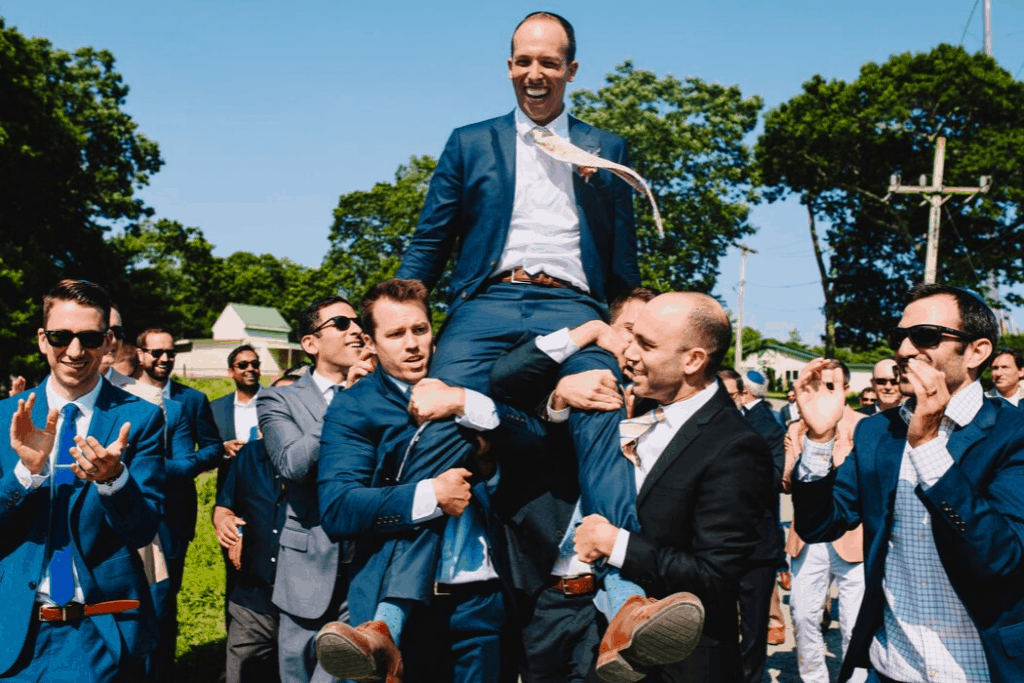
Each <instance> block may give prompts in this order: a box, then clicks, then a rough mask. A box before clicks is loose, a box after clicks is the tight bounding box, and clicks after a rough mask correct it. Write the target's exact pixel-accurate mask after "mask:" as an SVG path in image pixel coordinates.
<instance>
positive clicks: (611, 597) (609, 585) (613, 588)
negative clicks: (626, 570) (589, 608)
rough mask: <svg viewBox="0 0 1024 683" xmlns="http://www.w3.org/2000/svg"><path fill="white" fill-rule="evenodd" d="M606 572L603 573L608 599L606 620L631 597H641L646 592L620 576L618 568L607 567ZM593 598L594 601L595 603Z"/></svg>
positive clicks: (643, 596) (644, 595) (612, 617)
mask: <svg viewBox="0 0 1024 683" xmlns="http://www.w3.org/2000/svg"><path fill="white" fill-rule="evenodd" d="M607 569H608V573H606V574H605V575H604V593H605V594H606V597H607V600H608V611H607V613H606V614H605V616H607V617H608V620H609V621H610V620H612V619H614V618H615V615H616V614H618V613H619V610H620V609H622V606H623V605H625V604H626V602H627V601H628V600H629V599H630V598H632V597H636V596H639V597H641V598H645V597H647V593H645V592H644V589H643V588H641V587H640V586H638V585H636V584H635V583H633V582H632V581H627V580H626V579H624V578H622V575H621V574H619V570H618V569H616V568H614V567H608V568H607ZM596 602H597V601H596V599H595V603H596Z"/></svg>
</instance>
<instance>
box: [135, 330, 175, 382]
mask: <svg viewBox="0 0 1024 683" xmlns="http://www.w3.org/2000/svg"><path fill="white" fill-rule="evenodd" d="M144 343H145V346H144V347H143V348H140V349H139V363H140V364H141V365H142V369H143V371H145V373H146V374H147V375H148V376H149V378H150V379H152V380H153V381H154V382H155V383H157V384H159V385H160V386H163V385H164V384H166V383H167V380H168V379H170V377H171V371H172V370H174V355H173V354H174V337H172V336H171V335H169V334H167V333H166V332H151V333H150V334H147V335H146V338H145V340H144ZM168 351H170V352H171V354H172V355H168V354H167V353H166V352H168Z"/></svg>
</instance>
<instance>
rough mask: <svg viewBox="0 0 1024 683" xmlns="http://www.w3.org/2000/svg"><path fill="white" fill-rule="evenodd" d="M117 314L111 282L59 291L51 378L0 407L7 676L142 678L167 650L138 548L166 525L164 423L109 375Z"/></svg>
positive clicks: (0, 647) (53, 312)
mask: <svg viewBox="0 0 1024 683" xmlns="http://www.w3.org/2000/svg"><path fill="white" fill-rule="evenodd" d="M109 318H110V299H109V297H108V296H107V294H106V292H104V291H103V289H102V288H100V287H99V286H97V285H95V284H93V283H90V282H86V281H83V280H63V281H61V282H60V283H58V284H57V285H56V286H55V287H54V288H53V289H52V290H51V291H50V292H49V293H48V294H47V296H46V297H45V298H44V299H43V326H42V327H41V328H40V329H39V332H38V341H39V350H40V352H41V353H42V354H43V355H44V356H45V357H46V360H47V363H48V364H49V366H50V375H49V376H48V377H47V378H46V380H45V381H44V382H43V383H42V384H41V385H40V386H38V387H36V388H35V389H32V390H31V391H28V392H24V393H22V394H19V395H18V396H16V397H13V398H10V399H7V400H5V401H2V402H0V424H4V425H9V426H10V439H9V440H4V441H3V442H0V528H2V529H3V533H2V534H0V603H2V604H3V609H2V610H0V680H16V681H68V682H71V681H74V682H76V683H77V682H79V681H86V682H90V681H136V680H139V679H140V677H141V675H142V661H143V657H144V656H145V655H146V654H147V653H148V652H151V651H152V650H153V649H154V648H155V646H156V639H157V632H156V623H155V619H154V612H153V604H152V601H151V599H150V595H149V587H148V586H147V583H146V576H145V573H144V571H143V566H142V560H141V558H140V556H139V554H138V552H137V549H138V548H142V547H144V546H146V545H147V544H148V543H149V542H150V541H152V540H153V537H154V535H155V534H156V531H157V522H158V520H159V518H160V512H161V507H162V503H163V483H164V458H163V425H164V418H163V414H162V413H161V411H160V409H159V408H157V407H156V406H154V405H152V404H150V403H147V402H146V401H143V400H142V399H139V398H137V397H135V396H132V395H130V394H128V393H126V392H125V391H123V390H121V389H118V388H116V387H114V386H113V385H111V384H110V383H109V382H107V381H106V380H104V379H102V378H101V377H100V374H99V368H100V363H101V361H102V358H103V354H104V353H105V351H106V348H107V345H108V344H109V343H110V341H111V339H112V336H111V334H110V331H109V329H108V326H107V322H108V320H109Z"/></svg>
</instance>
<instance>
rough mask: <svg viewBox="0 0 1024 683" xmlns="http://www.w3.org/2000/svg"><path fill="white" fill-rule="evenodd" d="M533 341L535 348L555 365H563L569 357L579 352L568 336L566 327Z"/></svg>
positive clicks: (578, 348)
mask: <svg viewBox="0 0 1024 683" xmlns="http://www.w3.org/2000/svg"><path fill="white" fill-rule="evenodd" d="M534 341H535V342H536V344H537V348H538V349H540V350H541V351H543V352H544V353H545V354H547V355H548V357H550V358H551V360H553V361H555V362H556V363H564V362H565V360H566V359H567V358H568V357H569V356H571V355H572V354H574V353H576V352H577V351H579V350H580V347H578V346H576V343H575V342H574V341H573V340H572V337H570V336H569V328H568V327H563V328H562V329H560V330H558V331H556V332H552V333H551V334H545V335H544V336H543V337H537V339H536V340H534Z"/></svg>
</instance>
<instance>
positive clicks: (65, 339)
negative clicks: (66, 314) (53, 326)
mask: <svg viewBox="0 0 1024 683" xmlns="http://www.w3.org/2000/svg"><path fill="white" fill-rule="evenodd" d="M43 334H44V335H45V336H46V341H47V342H48V343H49V344H50V346H52V347H54V348H58V349H62V348H64V347H65V346H70V344H71V342H72V341H73V340H74V339H76V338H77V339H78V342H79V343H80V344H81V345H82V348H86V349H98V348H99V347H100V346H102V345H103V342H105V341H106V340H107V333H106V332H99V331H96V330H89V331H88V332H70V331H68V330H46V331H45V332H43Z"/></svg>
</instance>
